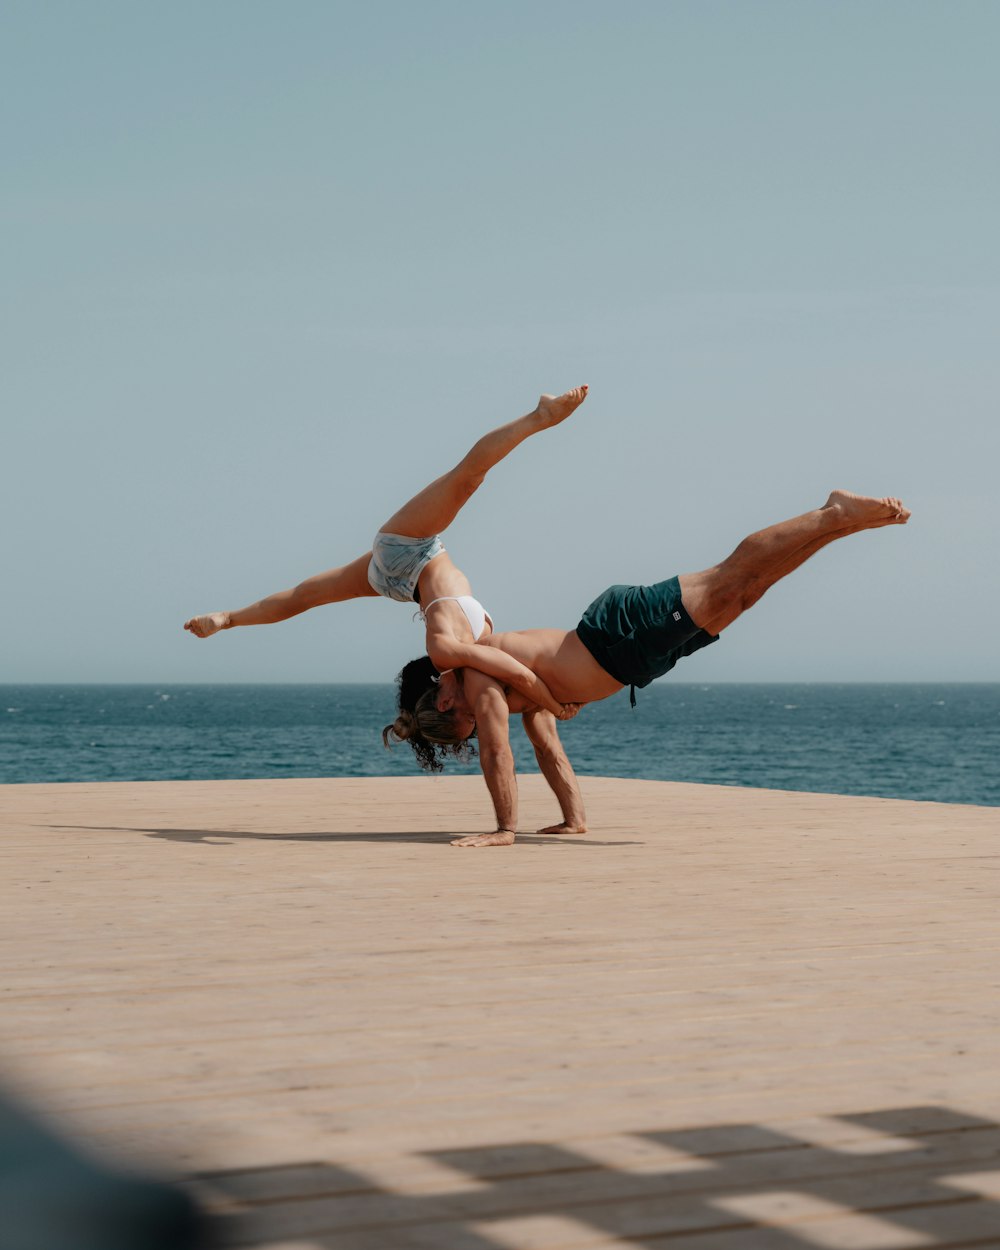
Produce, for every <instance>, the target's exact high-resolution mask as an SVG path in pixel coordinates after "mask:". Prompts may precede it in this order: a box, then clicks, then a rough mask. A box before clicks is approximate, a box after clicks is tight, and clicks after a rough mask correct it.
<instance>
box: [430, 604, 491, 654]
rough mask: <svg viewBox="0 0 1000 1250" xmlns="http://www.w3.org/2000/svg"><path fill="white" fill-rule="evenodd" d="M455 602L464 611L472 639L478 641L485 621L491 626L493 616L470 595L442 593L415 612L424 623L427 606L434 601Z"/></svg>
mask: <svg viewBox="0 0 1000 1250" xmlns="http://www.w3.org/2000/svg"><path fill="white" fill-rule="evenodd" d="M445 602H448V603H457V604H458V606H459V607H460V608H461V609H462V611H463V612H464V613H465V619H466V620H467V621H468V622H469V628H470V629H471V630H472V637H473V639H474V641H476V642H478V641H479V639H480V638H482V636H483V630H484V629H485V628H486V622H487V621H489V623H490V628H491V629H492V628H493V618H492V617H491V616H490V614H489V612H487V611H486V609H485V608H484V607H483V605H482V604H481V603H480V602H479V600H478V599H473V597H472V596H471V595H442V596H441V597H440V599H432V600H431V601H430V603H428V604H426V605H425V606H424V608H423V609H422V610H421V611H420V612H418V613H417V616H419V617H420V619H421V620H422V621H424V622H425V623H426V621H427V616H426V615H425V614H426V612H427V609H428V608H432V607H433V606H434V605H435V603H445Z"/></svg>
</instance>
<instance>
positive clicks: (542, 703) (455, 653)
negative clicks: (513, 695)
mask: <svg viewBox="0 0 1000 1250" xmlns="http://www.w3.org/2000/svg"><path fill="white" fill-rule="evenodd" d="M427 654H428V655H429V656H430V659H431V663H432V664H433V665H434V667H435V668H436V669H437V670H438V671H439V672H442V673H443V672H444V671H445V670H446V669H449V668H474V669H476V670H477V672H480V673H485V674H486V675H487V676H488V677H493V678H494V679H495V680H496V681H498V682H500V683H501V684H502V685H504V686H510V687H512V688H513V689H514V690H516V691H517V692H518V693H519V694H523V695H524V697H525V698H526V699H528V700H530V701H531V702H532V703H534V704H537V705H538V706H539V707H543V708H545V710H546V711H547V712H551V713H552V715H553V716H555V717H556V718H557V719H558V720H569V718H570V717H571V716H575V715H576V713H577V711H579V708H578V707H577V706H576V705H575V704H563V703H560V702H559V701H558V700H557V699H556V698H555V696H554V695H553V694H552V691H551V690H549V688H548V686H547V685H546V684H545V682H544V681H542V679H541V678H540V677H539V676H538V675H537V674H536V673H533V672H532V671H531V669H530V668H528V667H527V665H524V664H522V663H521V661H520V660H515V659H514V657H513V656H512V655H508V654H507V653H506V651H500V650H498V649H497V648H496V647H480V646H477V645H476V644H475V643H470V642H458V641H457V639H456V638H454V637H453V636H452V635H450V634H445V633H437V632H435V633H431V632H430V631H428V634H427ZM570 709H572V710H570Z"/></svg>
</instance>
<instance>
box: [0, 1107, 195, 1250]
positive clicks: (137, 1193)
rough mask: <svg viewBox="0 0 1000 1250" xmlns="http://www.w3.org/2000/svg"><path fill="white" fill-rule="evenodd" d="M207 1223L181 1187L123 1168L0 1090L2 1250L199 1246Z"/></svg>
mask: <svg viewBox="0 0 1000 1250" xmlns="http://www.w3.org/2000/svg"><path fill="white" fill-rule="evenodd" d="M206 1244H207V1238H206V1234H205V1223H204V1220H203V1218H202V1216H201V1215H200V1213H199V1211H198V1209H197V1207H196V1206H195V1204H194V1202H193V1201H192V1200H191V1199H190V1198H189V1197H188V1196H187V1195H186V1194H185V1193H183V1192H182V1191H181V1190H179V1189H175V1188H173V1187H171V1186H170V1185H167V1184H165V1183H164V1182H162V1181H158V1180H154V1179H152V1178H151V1177H148V1176H142V1175H138V1174H132V1173H129V1172H122V1171H118V1170H116V1169H114V1168H112V1167H109V1166H108V1165H107V1164H105V1163H103V1162H100V1161H98V1160H96V1159H92V1158H89V1157H88V1156H87V1155H86V1154H85V1153H84V1152H83V1151H81V1150H80V1149H79V1148H78V1147H77V1146H71V1145H70V1144H69V1143H67V1142H65V1141H63V1140H62V1139H61V1138H60V1137H58V1136H56V1135H55V1134H54V1133H53V1132H52V1131H51V1130H50V1129H49V1128H48V1127H47V1126H45V1125H43V1124H42V1123H41V1122H39V1121H38V1120H37V1119H35V1117H34V1116H33V1115H31V1114H29V1113H28V1112H27V1111H25V1110H24V1108H22V1107H19V1106H17V1105H16V1104H14V1103H12V1102H11V1101H10V1100H9V1099H8V1097H7V1096H6V1095H4V1094H0V1246H2V1247H3V1250H198V1248H200V1247H204V1246H205V1245H206Z"/></svg>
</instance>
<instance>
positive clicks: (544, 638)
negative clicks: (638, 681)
mask: <svg viewBox="0 0 1000 1250" xmlns="http://www.w3.org/2000/svg"><path fill="white" fill-rule="evenodd" d="M480 645H481V646H483V645H485V646H488V647H497V648H498V649H499V650H501V651H504V652H506V653H507V655H511V656H513V657H514V659H515V660H520V662H521V663H522V664H524V665H525V666H526V667H527V668H530V669H531V671H532V672H533V673H537V674H538V676H539V677H540V678H541V679H542V681H544V682H545V684H546V685H547V686H548V688H549V689H550V690H551V691H552V693H553V695H554V696H555V697H556V698H557V699H558V700H559V702H560V703H595V702H597V700H598V699H606V698H607V697H608V696H609V695H612V694H616V693H617V692H618V691H619V690H621V688H622V687H621V682H618V681H615V679H614V678H613V677H612V676H611V674H610V673H608V672H605V670H604V669H603V668H601V666H600V664H598V663H597V661H596V660H595V659H594V657H593V656H592V655H591V654H590V652H589V651H588V650H587V648H586V647H585V646H584V645H583V643H582V642H581V641H580V639H579V637H578V635H577V634H576V632H575V631H574V630H565V629H518V630H508V631H506V632H504V633H500V634H494V635H493V636H492V637H491V638H489V639H488V640H485V641H484V642H481V643H480ZM522 704H523V706H522ZM508 705H509V707H510V710H511V711H512V712H523V711H524V708H525V707H526V706H527V702H526V700H524V699H523V697H522V696H521V695H518V694H517V692H516V691H512V692H511V693H510V696H509V699H508Z"/></svg>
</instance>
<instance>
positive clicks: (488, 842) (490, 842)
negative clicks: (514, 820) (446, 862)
mask: <svg viewBox="0 0 1000 1250" xmlns="http://www.w3.org/2000/svg"><path fill="white" fill-rule="evenodd" d="M513 841H514V830H513V829H498V830H497V831H496V833H477V834H475V835H474V836H473V837H471V838H453V839H452V842H451V844H452V846H511V845H512V844H513Z"/></svg>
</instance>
